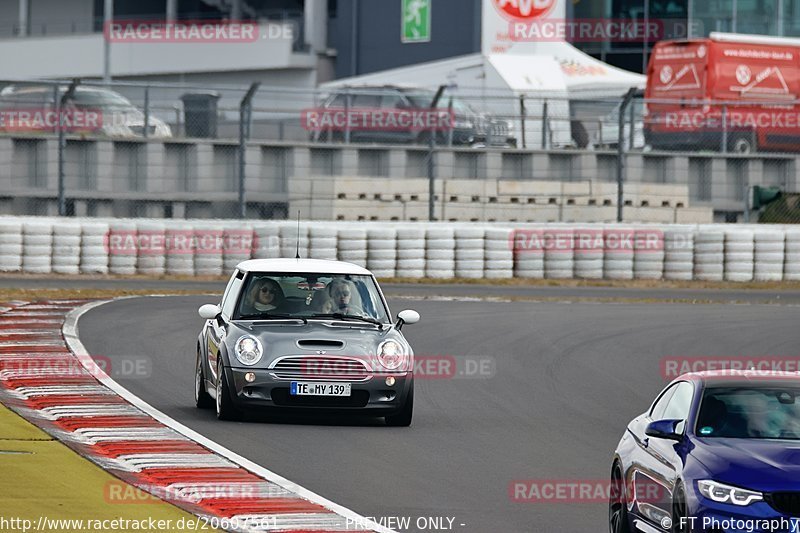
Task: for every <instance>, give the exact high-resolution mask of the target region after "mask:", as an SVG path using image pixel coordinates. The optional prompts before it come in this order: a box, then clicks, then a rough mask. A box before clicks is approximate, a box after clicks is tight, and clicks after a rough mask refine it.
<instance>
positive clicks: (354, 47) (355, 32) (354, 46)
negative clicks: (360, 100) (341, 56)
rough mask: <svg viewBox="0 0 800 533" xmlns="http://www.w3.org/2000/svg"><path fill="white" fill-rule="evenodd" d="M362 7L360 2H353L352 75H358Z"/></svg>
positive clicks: (351, 20)
mask: <svg viewBox="0 0 800 533" xmlns="http://www.w3.org/2000/svg"><path fill="white" fill-rule="evenodd" d="M360 8H361V5H360V3H359V0H353V13H352V18H351V19H350V24H351V25H352V28H350V75H351V76H356V75H358V24H359V20H358V19H359V10H360Z"/></svg>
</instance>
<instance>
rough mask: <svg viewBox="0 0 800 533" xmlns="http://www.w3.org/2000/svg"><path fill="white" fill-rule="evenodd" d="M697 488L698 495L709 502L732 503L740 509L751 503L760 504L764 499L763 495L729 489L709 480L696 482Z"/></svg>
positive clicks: (733, 488) (734, 488)
mask: <svg viewBox="0 0 800 533" xmlns="http://www.w3.org/2000/svg"><path fill="white" fill-rule="evenodd" d="M697 488H698V489H699V490H700V494H702V495H703V496H705V497H706V498H708V499H709V500H712V501H715V502H718V503H732V504H733V505H738V506H740V507H744V506H745V505H750V504H751V503H753V502H760V501H761V500H763V499H764V495H763V494H761V493H760V492H755V491H752V490H745V489H740V488H738V487H731V486H730V485H725V484H724V483H718V482H716V481H711V480H702V481H698V482H697Z"/></svg>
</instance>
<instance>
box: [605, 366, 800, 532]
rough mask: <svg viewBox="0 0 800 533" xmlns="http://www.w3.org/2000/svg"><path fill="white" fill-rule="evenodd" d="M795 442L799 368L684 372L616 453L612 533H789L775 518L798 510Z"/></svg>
mask: <svg viewBox="0 0 800 533" xmlns="http://www.w3.org/2000/svg"><path fill="white" fill-rule="evenodd" d="M799 446H800V374H797V373H795V372H756V371H740V372H736V371H719V372H698V373H694V374H686V375H684V376H681V377H679V378H677V379H676V380H675V381H673V382H672V383H670V384H669V386H667V388H666V389H664V391H663V392H661V394H659V395H658V397H657V398H656V400H655V401H654V402H653V404H652V405H651V407H650V408H649V409H648V410H647V412H645V413H643V414H641V415H639V416H638V417H636V418H635V419H634V420H632V421H631V422H630V423H629V424H628V427H627V428H626V430H625V433H624V435H623V436H622V439H621V440H620V442H619V445H618V446H617V449H616V451H615V452H614V459H613V462H612V466H611V498H610V501H609V525H610V531H611V532H612V533H627V532H632V531H651V532H691V531H754V532H756V533H758V532H767V531H769V532H773V531H788V530H789V528H787V527H785V525H784V526H778V523H779V522H778V521H779V520H780V519H781V518H783V519H784V520H785V524H788V523H790V517H797V516H800V462H798V460H797V450H798V447H799ZM731 520H734V521H735V520H741V522H740V523H743V524H747V523H749V524H753V528H752V529H750V526H731V527H727V526H725V525H723V524H730V523H731ZM791 520H793V521H796V520H797V518H794V519H791ZM742 527H744V528H745V529H742Z"/></svg>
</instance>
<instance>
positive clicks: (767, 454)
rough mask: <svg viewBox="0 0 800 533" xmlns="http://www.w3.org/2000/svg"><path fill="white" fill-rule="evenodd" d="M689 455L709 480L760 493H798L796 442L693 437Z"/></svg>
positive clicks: (799, 443) (799, 448)
mask: <svg viewBox="0 0 800 533" xmlns="http://www.w3.org/2000/svg"><path fill="white" fill-rule="evenodd" d="M695 444H696V446H695V448H694V449H693V450H692V451H691V455H692V457H693V458H694V459H696V460H697V461H698V462H699V463H701V464H702V465H703V467H705V469H706V470H707V471H708V472H709V474H710V475H709V477H710V478H711V479H714V480H716V481H719V482H721V483H729V484H731V485H735V486H739V487H742V488H748V489H753V490H758V491H763V492H773V491H800V441H790V440H764V439H723V438H717V439H708V438H705V439H704V438H695Z"/></svg>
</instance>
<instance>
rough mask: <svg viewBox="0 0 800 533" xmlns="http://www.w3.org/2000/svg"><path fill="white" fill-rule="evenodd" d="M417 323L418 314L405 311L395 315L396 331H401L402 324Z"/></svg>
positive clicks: (408, 310)
mask: <svg viewBox="0 0 800 533" xmlns="http://www.w3.org/2000/svg"><path fill="white" fill-rule="evenodd" d="M417 322H419V313H417V312H416V311H412V310H411V309H406V310H405V311H400V312H399V313H397V329H401V328H402V327H403V324H416V323H417Z"/></svg>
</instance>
